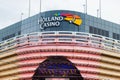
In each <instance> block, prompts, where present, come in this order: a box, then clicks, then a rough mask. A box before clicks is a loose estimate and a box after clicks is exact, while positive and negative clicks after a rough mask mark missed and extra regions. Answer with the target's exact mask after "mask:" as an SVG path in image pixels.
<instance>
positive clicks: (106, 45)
mask: <svg viewBox="0 0 120 80" xmlns="http://www.w3.org/2000/svg"><path fill="white" fill-rule="evenodd" d="M47 42H49V43H50V42H51V43H56V42H58V43H60V42H65V43H76V44H81V43H82V46H84V45H85V46H91V47H95V48H100V49H105V50H110V51H117V52H120V41H119V40H115V39H112V38H108V37H104V36H101V35H97V34H91V33H86V32H71V31H46V32H34V33H29V34H24V35H19V36H16V37H13V38H10V39H8V40H4V41H1V42H0V52H1V51H5V50H8V49H11V48H15V47H19V46H22V45H26V44H28V45H29V44H32V43H36V44H37V43H39V44H44V43H47ZM36 44H35V45H36ZM32 46H33V45H32Z"/></svg>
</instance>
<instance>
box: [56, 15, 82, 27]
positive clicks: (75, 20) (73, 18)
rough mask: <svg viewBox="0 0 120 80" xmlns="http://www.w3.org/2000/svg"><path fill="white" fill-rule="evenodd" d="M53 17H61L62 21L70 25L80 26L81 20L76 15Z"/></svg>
mask: <svg viewBox="0 0 120 80" xmlns="http://www.w3.org/2000/svg"><path fill="white" fill-rule="evenodd" d="M55 16H63V17H64V20H66V21H69V22H70V23H74V24H76V25H78V26H80V25H81V24H82V19H81V17H80V16H78V15H73V14H70V13H56V14H55Z"/></svg>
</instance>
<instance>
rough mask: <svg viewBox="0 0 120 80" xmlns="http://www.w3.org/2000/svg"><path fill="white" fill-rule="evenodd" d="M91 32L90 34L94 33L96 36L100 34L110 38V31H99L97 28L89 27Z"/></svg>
mask: <svg viewBox="0 0 120 80" xmlns="http://www.w3.org/2000/svg"><path fill="white" fill-rule="evenodd" d="M89 32H90V33H94V34H98V35H102V36H106V37H109V31H106V30H102V29H99V28H96V27H92V26H90V27H89Z"/></svg>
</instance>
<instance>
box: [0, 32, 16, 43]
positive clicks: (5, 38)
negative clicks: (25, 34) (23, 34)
mask: <svg viewBox="0 0 120 80" xmlns="http://www.w3.org/2000/svg"><path fill="white" fill-rule="evenodd" d="M12 37H15V34H10V35H7V36H5V37H3V38H2V41H4V40H7V39H9V38H12Z"/></svg>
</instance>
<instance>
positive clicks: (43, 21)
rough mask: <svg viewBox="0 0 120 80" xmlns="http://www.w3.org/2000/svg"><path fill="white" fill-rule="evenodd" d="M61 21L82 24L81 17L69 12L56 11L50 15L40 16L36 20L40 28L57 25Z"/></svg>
mask: <svg viewBox="0 0 120 80" xmlns="http://www.w3.org/2000/svg"><path fill="white" fill-rule="evenodd" d="M61 21H68V22H69V23H72V24H75V25H77V26H80V25H81V24H82V19H81V18H80V16H78V15H73V14H70V13H56V14H54V16H52V17H41V18H40V19H39V20H38V24H39V25H40V29H45V28H48V27H59V26H60V24H61Z"/></svg>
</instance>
